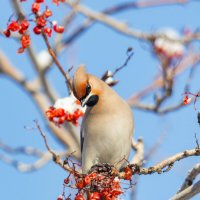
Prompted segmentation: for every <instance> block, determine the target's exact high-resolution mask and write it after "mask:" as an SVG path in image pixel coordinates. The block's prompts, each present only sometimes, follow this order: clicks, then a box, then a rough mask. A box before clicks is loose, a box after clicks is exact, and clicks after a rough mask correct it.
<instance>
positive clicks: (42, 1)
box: [35, 0, 44, 3]
mask: <svg viewBox="0 0 200 200" xmlns="http://www.w3.org/2000/svg"><path fill="white" fill-rule="evenodd" d="M35 2H36V3H44V0H35Z"/></svg>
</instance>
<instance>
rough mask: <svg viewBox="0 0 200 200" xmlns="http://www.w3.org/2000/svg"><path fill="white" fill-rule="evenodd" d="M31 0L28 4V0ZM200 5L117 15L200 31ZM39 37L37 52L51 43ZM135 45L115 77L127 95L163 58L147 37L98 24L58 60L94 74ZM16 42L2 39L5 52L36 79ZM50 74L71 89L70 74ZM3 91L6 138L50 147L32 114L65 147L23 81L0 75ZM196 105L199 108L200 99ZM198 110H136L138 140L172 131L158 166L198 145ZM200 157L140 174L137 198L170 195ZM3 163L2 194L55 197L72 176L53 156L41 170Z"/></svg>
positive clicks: (98, 6)
mask: <svg viewBox="0 0 200 200" xmlns="http://www.w3.org/2000/svg"><path fill="white" fill-rule="evenodd" d="M9 2H10V1H0V6H1V8H3V9H1V12H0V18H1V23H0V28H1V29H3V28H5V27H6V21H7V19H8V18H9V16H10V15H11V14H12V13H13V11H12V7H11V4H10V3H9ZM30 2H31V1H30ZM47 2H48V1H47ZM120 2H122V1H119V0H117V1H104V2H103V3H102V1H101V2H100V1H97V0H93V1H89V0H85V1H83V3H84V4H86V5H87V6H89V7H90V8H93V9H95V10H102V9H104V8H106V7H107V6H109V5H113V4H114V3H115V4H117V3H120ZM28 5H29V4H28ZM24 6H25V7H26V6H27V5H26V4H25V3H24ZM29 6H30V5H29ZM27 7H28V6H27ZM52 9H53V11H54V12H55V16H56V18H58V19H60V18H61V17H62V16H63V15H64V14H65V13H66V12H68V9H67V8H66V7H65V6H60V7H58V8H57V7H56V6H52ZM199 10H200V2H199V1H193V2H192V3H188V4H187V5H184V6H180V5H174V6H165V7H156V8H146V9H138V10H135V9H130V10H128V11H125V12H122V13H119V14H116V15H114V16H113V17H116V18H117V19H120V20H122V21H124V22H128V24H129V25H130V26H132V27H134V28H137V29H140V30H143V31H147V32H148V31H154V30H157V29H160V28H163V27H171V28H174V29H175V30H177V31H181V30H182V28H183V27H184V26H187V27H189V28H191V30H196V29H197V28H199V27H198V26H199V14H198V13H199ZM80 20H82V17H81V16H80V17H79V18H78V19H77V24H78V23H79V22H80ZM72 27H75V25H72ZM33 43H34V47H35V48H36V50H37V52H39V51H40V50H41V49H45V46H44V42H43V41H42V39H41V38H40V37H38V36H34V39H33ZM129 46H132V47H133V48H134V52H135V53H134V56H133V58H132V59H131V61H130V62H129V65H128V66H127V67H126V68H125V69H124V70H123V71H121V72H120V73H119V74H117V77H116V78H117V79H119V80H120V83H119V84H118V85H117V86H116V87H115V88H114V89H115V90H116V91H117V92H118V93H119V94H120V95H121V96H122V97H124V98H125V99H127V98H128V97H130V96H131V95H132V94H133V93H135V92H136V91H138V90H140V89H141V88H143V87H145V86H146V85H148V84H149V83H151V81H152V80H153V78H154V77H155V75H156V73H157V71H158V65H159V62H158V60H157V59H156V58H155V57H154V56H153V55H152V53H151V51H150V47H149V46H148V45H147V44H146V43H144V42H141V41H137V40H135V39H133V38H129V37H126V36H124V35H121V34H120V33H117V32H115V31H113V30H112V29H109V28H108V27H105V26H104V25H102V24H95V25H94V26H93V27H92V28H91V29H89V30H88V31H87V32H85V33H84V34H83V35H82V36H80V37H79V38H78V39H77V40H76V42H75V43H74V44H73V45H72V46H70V48H69V49H68V50H67V51H64V52H63V53H62V54H61V56H60V57H59V59H60V60H61V62H62V64H63V66H65V67H68V66H71V65H73V66H77V65H78V64H80V63H84V64H86V66H87V69H88V71H89V72H90V73H93V74H95V75H97V76H101V75H102V74H103V73H104V72H105V70H107V69H110V70H114V69H115V68H116V67H117V66H120V65H121V64H122V63H123V62H124V60H125V58H126V54H125V53H126V49H127V48H128V47H129ZM17 48H18V44H17V43H16V42H15V41H13V40H11V39H10V40H8V39H6V38H3V37H0V49H1V51H4V52H5V54H6V55H7V56H8V57H9V58H10V60H11V62H12V63H13V64H14V65H15V66H17V67H18V68H19V69H20V70H22V71H23V72H24V73H25V74H26V75H27V77H28V78H30V79H32V78H34V76H35V72H34V71H33V70H32V69H31V68H32V66H31V63H30V62H29V59H28V57H27V54H26V53H24V54H22V55H18V54H17V53H16V50H17ZM196 48H197V49H198V50H199V46H198V45H196ZM188 73H189V71H188V70H187V71H186V72H185V73H184V74H183V75H182V76H181V77H179V78H177V79H176V92H175V95H174V96H173V98H172V99H171V100H170V103H174V102H177V101H178V100H179V99H180V98H181V97H182V96H181V94H182V91H183V87H184V83H185V80H186V78H187V76H188ZM199 73H200V69H199V68H197V70H196V71H195V75H194V78H193V80H192V87H191V92H196V91H198V90H199V85H200V79H199V77H198V74H199ZM49 79H50V80H51V81H52V82H53V84H54V85H55V87H56V89H57V91H58V92H59V94H60V96H66V95H67V92H66V88H65V83H64V80H63V78H62V76H61V74H60V73H59V72H58V70H57V69H56V67H55V66H54V68H53V70H51V72H50V74H49ZM0 91H1V95H0V96H1V98H0V109H1V115H0V122H1V131H0V139H2V140H3V141H4V142H5V143H7V144H9V145H11V146H13V147H18V146H32V147H37V148H39V149H41V150H45V147H44V143H43V140H42V138H41V137H40V135H39V134H38V133H37V131H29V130H26V129H24V126H30V127H32V126H34V123H33V120H34V119H37V120H38V121H39V122H40V123H41V125H42V127H43V129H44V130H45V132H46V134H47V137H48V140H49V143H50V145H51V146H52V147H53V148H55V149H58V150H61V147H60V146H59V144H58V143H57V142H55V140H54V138H53V137H52V136H51V134H50V133H49V132H48V130H47V129H46V128H45V124H44V123H43V120H42V118H41V114H40V112H39V111H38V110H37V108H36V106H35V104H34V103H33V102H32V101H30V99H29V96H28V95H27V94H26V93H24V91H23V90H22V89H21V88H20V87H19V86H17V85H15V84H14V83H13V82H11V81H10V80H9V79H7V78H5V77H4V76H3V75H1V74H0ZM149 101H150V100H149V99H146V102H147V103H148V102H149ZM48 106H49V105H47V108H48ZM197 108H198V109H200V104H199V103H198V102H197ZM196 114H197V111H195V110H194V109H193V106H192V105H190V106H187V107H186V108H184V109H181V110H179V111H177V112H173V113H170V114H167V115H164V116H157V115H155V114H152V113H148V112H143V111H139V110H134V118H135V138H139V137H142V138H143V139H144V143H145V149H146V150H147V151H148V149H149V148H150V147H151V146H152V145H153V144H154V143H155V141H156V140H157V139H158V137H159V136H160V134H162V133H166V137H165V140H164V142H163V144H162V146H161V147H160V148H159V150H158V151H157V152H156V154H155V155H154V157H153V158H152V160H151V162H150V163H149V165H153V164H155V163H156V162H158V161H160V160H162V159H164V158H166V157H168V156H170V155H173V154H175V153H177V152H180V151H183V150H185V149H192V148H194V147H195V138H194V134H195V133H197V135H198V136H199V138H200V130H199V126H198V124H197V117H196ZM1 153H2V152H1ZM16 158H17V159H19V160H21V161H25V162H28V163H31V162H33V161H34V159H32V158H28V157H24V156H21V155H17V156H16ZM198 161H199V158H188V159H186V160H184V161H181V162H178V163H176V164H175V165H174V167H173V169H172V170H171V171H170V172H168V173H165V174H162V175H157V174H155V175H147V176H140V178H139V182H138V184H137V191H138V193H137V195H138V199H139V200H143V199H147V198H148V199H169V198H170V197H171V196H172V195H173V194H174V193H175V192H176V191H177V189H178V188H179V187H180V185H181V184H182V181H183V179H184V177H185V176H186V174H187V172H188V170H189V169H190V168H191V167H192V166H193V165H194V164H195V163H197V162H198ZM0 169H1V173H0V185H1V189H0V191H1V199H17V200H18V199H20V200H25V199H29V200H33V199H34V200H35V199H38V200H42V199H50V200H55V199H56V197H57V196H58V195H59V194H60V193H61V192H62V182H63V179H64V178H65V177H66V176H67V175H66V172H64V171H63V170H62V169H61V168H59V167H58V166H56V165H55V164H54V163H53V162H51V163H50V164H48V165H46V166H45V167H44V168H42V169H40V170H38V171H36V172H32V173H25V174H22V173H20V172H18V171H17V170H16V169H14V168H13V167H11V166H8V165H6V164H5V163H2V162H0ZM122 198H125V199H128V195H127V196H122ZM195 199H198V197H195V198H194V200H195Z"/></svg>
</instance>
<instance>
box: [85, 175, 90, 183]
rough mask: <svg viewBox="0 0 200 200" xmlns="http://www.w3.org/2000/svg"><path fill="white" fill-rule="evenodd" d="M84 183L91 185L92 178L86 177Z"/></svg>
mask: <svg viewBox="0 0 200 200" xmlns="http://www.w3.org/2000/svg"><path fill="white" fill-rule="evenodd" d="M84 182H85V185H88V184H90V182H91V179H90V177H89V176H86V177H85V178H84Z"/></svg>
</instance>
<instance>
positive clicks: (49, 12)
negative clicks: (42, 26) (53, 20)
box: [44, 9, 52, 18]
mask: <svg viewBox="0 0 200 200" xmlns="http://www.w3.org/2000/svg"><path fill="white" fill-rule="evenodd" d="M44 16H45V17H46V18H48V17H51V16H52V12H51V10H49V9H46V10H45V11H44Z"/></svg>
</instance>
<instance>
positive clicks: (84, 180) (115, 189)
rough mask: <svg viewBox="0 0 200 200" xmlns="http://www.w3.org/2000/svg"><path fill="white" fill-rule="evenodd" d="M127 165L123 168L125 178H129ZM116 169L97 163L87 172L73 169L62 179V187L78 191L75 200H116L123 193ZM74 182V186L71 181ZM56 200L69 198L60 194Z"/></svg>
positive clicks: (68, 199) (130, 175)
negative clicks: (82, 172)
mask: <svg viewBox="0 0 200 200" xmlns="http://www.w3.org/2000/svg"><path fill="white" fill-rule="evenodd" d="M130 171H131V169H130V168H129V167H128V166H127V167H126V168H125V170H124V173H125V178H124V179H125V180H131V177H132V171H131V173H130ZM117 172H118V171H117V170H116V169H115V168H114V167H113V166H111V165H109V164H107V163H104V164H98V165H95V166H93V167H92V168H91V172H89V173H88V174H80V173H78V172H77V171H76V170H75V169H74V170H73V172H72V173H71V174H70V175H69V176H68V177H67V178H66V179H64V187H70V188H75V189H77V190H78V192H77V193H76V195H75V198H74V199H75V200H86V199H89V200H100V199H104V200H116V199H118V197H119V195H121V194H123V190H122V188H121V186H120V180H119V178H118V177H117ZM73 182H75V186H74V185H73V186H72V183H73ZM57 200H70V198H69V196H68V197H67V198H66V197H65V194H64V193H63V195H60V196H59V197H58V198H57Z"/></svg>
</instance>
